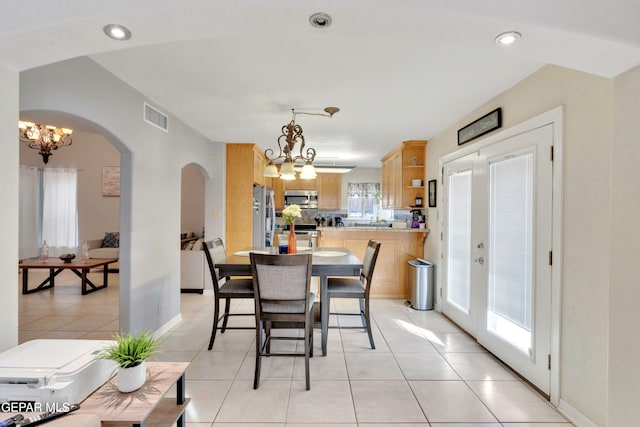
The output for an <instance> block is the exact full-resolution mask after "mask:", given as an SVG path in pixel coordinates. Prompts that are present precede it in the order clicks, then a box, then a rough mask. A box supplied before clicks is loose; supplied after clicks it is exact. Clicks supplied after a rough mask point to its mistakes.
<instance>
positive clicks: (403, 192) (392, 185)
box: [381, 141, 427, 209]
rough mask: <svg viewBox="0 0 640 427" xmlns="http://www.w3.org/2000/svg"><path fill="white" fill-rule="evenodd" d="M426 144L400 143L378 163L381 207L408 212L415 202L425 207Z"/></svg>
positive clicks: (419, 142)
mask: <svg viewBox="0 0 640 427" xmlns="http://www.w3.org/2000/svg"><path fill="white" fill-rule="evenodd" d="M426 147H427V141H404V142H403V143H402V144H400V145H399V146H398V147H396V148H394V149H393V150H392V151H390V152H389V153H387V154H386V155H385V156H384V157H383V158H382V159H381V161H382V207H383V208H387V209H389V208H393V209H411V208H412V207H415V203H416V198H422V200H423V203H422V207H424V206H425V202H424V201H425V200H426V199H425V191H424V189H425V186H424V179H425V176H426V170H425V163H426V160H427V158H426Z"/></svg>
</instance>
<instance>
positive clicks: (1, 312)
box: [0, 63, 19, 351]
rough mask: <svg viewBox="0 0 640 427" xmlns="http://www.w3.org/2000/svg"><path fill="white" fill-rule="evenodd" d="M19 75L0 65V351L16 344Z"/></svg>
mask: <svg viewBox="0 0 640 427" xmlns="http://www.w3.org/2000/svg"><path fill="white" fill-rule="evenodd" d="M18 89H19V80H18V72H17V71H15V70H13V69H11V68H9V67H7V66H5V65H4V64H2V63H0V94H1V95H0V141H2V142H1V143H0V145H1V147H2V155H1V156H0V182H1V183H2V186H1V187H0V199H1V200H2V209H0V235H1V236H2V243H1V244H0V295H2V298H0V325H2V329H1V331H0V351H4V350H7V349H9V348H11V347H14V346H16V345H17V344H18V304H17V301H18V269H17V265H18V206H19V203H18V177H19V173H18V132H17V129H16V126H17V125H18V93H19V90H18Z"/></svg>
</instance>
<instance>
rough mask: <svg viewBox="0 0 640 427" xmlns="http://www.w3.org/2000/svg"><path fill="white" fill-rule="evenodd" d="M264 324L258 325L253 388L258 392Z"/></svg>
mask: <svg viewBox="0 0 640 427" xmlns="http://www.w3.org/2000/svg"><path fill="white" fill-rule="evenodd" d="M261 323H262V322H259V323H257V324H256V370H255V374H254V377H253V388H254V390H257V389H258V387H259V386H260V363H261V359H262V358H261V357H260V351H261V349H262V324H261Z"/></svg>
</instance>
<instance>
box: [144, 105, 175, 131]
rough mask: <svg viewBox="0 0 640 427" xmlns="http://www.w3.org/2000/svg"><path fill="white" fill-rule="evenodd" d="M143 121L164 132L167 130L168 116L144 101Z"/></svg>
mask: <svg viewBox="0 0 640 427" xmlns="http://www.w3.org/2000/svg"><path fill="white" fill-rule="evenodd" d="M144 121H145V122H147V123H149V124H150V125H153V126H155V127H158V128H160V129H162V130H163V131H165V132H168V131H169V117H168V116H167V115H166V114H164V113H163V112H161V111H159V110H156V109H155V108H153V107H152V106H151V105H149V104H147V103H146V102H145V103H144Z"/></svg>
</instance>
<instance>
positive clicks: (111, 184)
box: [102, 166, 120, 197]
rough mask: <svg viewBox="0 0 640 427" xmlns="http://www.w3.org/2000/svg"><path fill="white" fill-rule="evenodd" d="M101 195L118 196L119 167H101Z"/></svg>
mask: <svg viewBox="0 0 640 427" xmlns="http://www.w3.org/2000/svg"><path fill="white" fill-rule="evenodd" d="M102 196H103V197H120V167H119V166H103V167H102Z"/></svg>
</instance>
